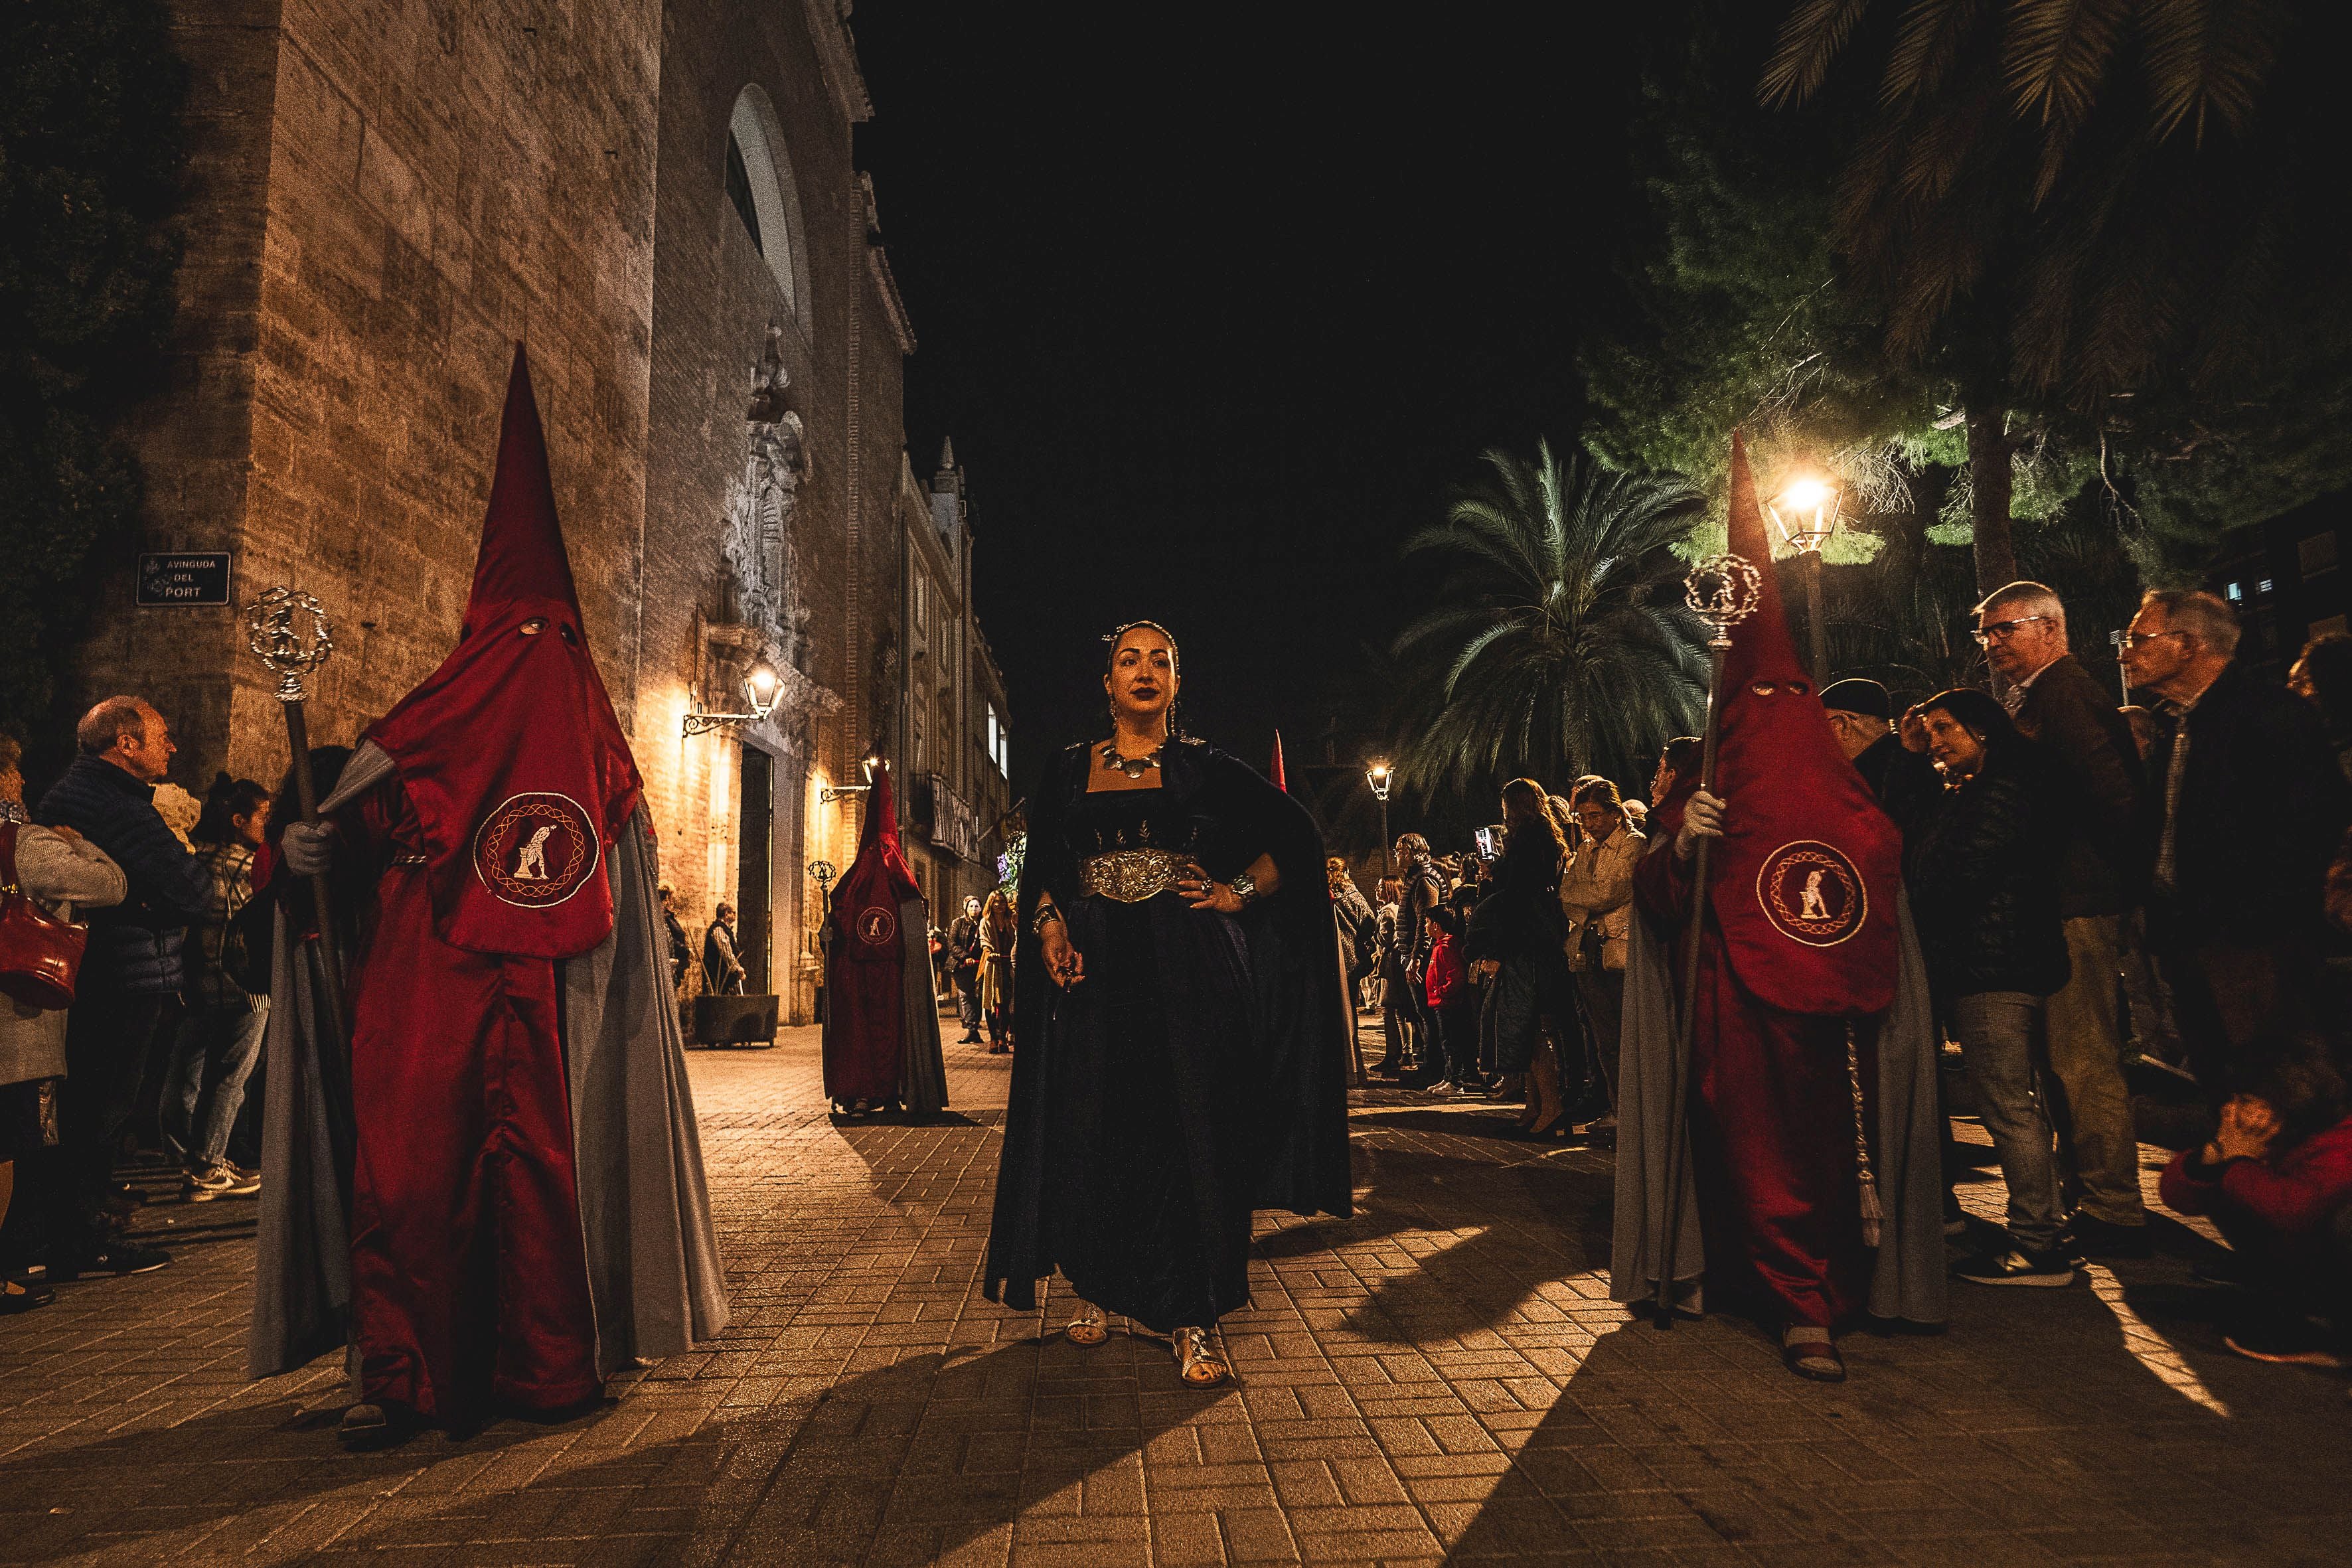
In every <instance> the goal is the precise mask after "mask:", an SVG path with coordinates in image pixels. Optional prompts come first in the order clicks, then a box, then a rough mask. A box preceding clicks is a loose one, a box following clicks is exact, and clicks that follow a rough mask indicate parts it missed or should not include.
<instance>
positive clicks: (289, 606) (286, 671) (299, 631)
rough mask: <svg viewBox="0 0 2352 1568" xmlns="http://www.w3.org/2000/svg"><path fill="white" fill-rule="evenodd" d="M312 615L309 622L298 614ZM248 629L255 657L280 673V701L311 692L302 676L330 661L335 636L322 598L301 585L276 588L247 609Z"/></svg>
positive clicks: (246, 621)
mask: <svg viewBox="0 0 2352 1568" xmlns="http://www.w3.org/2000/svg"><path fill="white" fill-rule="evenodd" d="M298 616H308V617H309V620H308V622H307V623H306V624H298V622H297V619H296V617H298ZM245 625H246V629H247V631H248V632H249V633H250V634H251V636H250V637H249V639H248V646H250V647H252V649H253V652H254V657H256V658H258V659H260V660H261V662H262V663H263V664H265V665H267V666H268V667H269V672H270V673H271V674H272V675H275V676H276V677H278V690H277V693H276V696H277V698H278V701H280V702H299V701H301V700H303V699H304V698H305V697H306V696H308V695H309V693H307V692H306V691H304V690H303V689H302V678H303V677H304V676H305V675H308V674H309V673H310V671H312V670H314V669H316V668H319V667H320V665H322V664H324V663H326V662H327V657H328V655H330V654H331V653H333V652H334V651H335V639H334V636H333V634H332V631H331V628H330V627H329V626H328V624H327V612H326V611H324V610H322V609H320V607H319V601H318V600H316V599H314V598H312V597H311V596H310V595H308V594H305V593H303V592H301V591H300V590H299V589H297V588H272V589H270V590H269V592H268V593H267V594H264V595H261V597H259V598H258V599H256V600H255V601H254V602H253V603H252V604H250V605H247V606H246V609H245Z"/></svg>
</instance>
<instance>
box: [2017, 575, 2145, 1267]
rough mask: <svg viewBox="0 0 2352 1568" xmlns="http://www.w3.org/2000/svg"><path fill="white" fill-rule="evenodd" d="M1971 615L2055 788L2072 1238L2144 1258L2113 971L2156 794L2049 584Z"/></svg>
mask: <svg viewBox="0 0 2352 1568" xmlns="http://www.w3.org/2000/svg"><path fill="white" fill-rule="evenodd" d="M1976 615H1977V629H1976V639H1977V642H1978V644H1979V646H1980V647H1983V649H1984V650H1985V662H1986V663H1987V664H1989V665H1990V666H1991V667H1992V669H1993V673H1994V674H1996V675H1998V676H2000V678H2001V679H2004V680H2006V681H2007V682H2008V683H2009V688H2010V689H2009V697H2008V707H2009V710H2010V713H2011V716H2012V717H2013V718H2014V720H2015V722H2016V726H2017V730H2018V732H2019V733H2021V734H2022V735H2023V736H2025V738H2026V739H2028V740H2031V741H2034V742H2039V743H2040V745H2041V748H2042V755H2043V757H2045V758H2046V759H2047V760H2048V761H2049V762H2050V763H2051V764H2052V765H2053V773H2051V775H2050V778H2051V786H2052V787H2053V788H2054V789H2055V790H2057V791H2058V792H2059V796H2058V800H2057V803H2056V804H2057V807H2058V816H2057V818H2056V826H2057V827H2058V828H2059V830H2060V837H2059V838H2058V840H2057V845H2058V850H2057V852H2058V854H2059V856H2060V857H2061V861H2062V868H2061V872H2060V876H2059V900H2060V912H2061V914H2062V915H2063V917H2064V920H2065V928H2064V929H2065V935H2066V952H2067V957H2068V960H2069V963H2070V969H2071V976H2070V977H2069V978H2068V979H2067V980H2066V983H2065V984H2063V986H2061V987H2060V988H2059V989H2058V991H2057V992H2056V993H2055V994H2053V995H2052V996H2051V998H2050V1000H2049V1003H2048V1005H2047V1009H2046V1014H2045V1017H2044V1026H2045V1029H2046V1033H2047V1037H2048V1040H2049V1053H2050V1076H2051V1079H2053V1082H2052V1083H2051V1084H2050V1086H2049V1087H2050V1088H2051V1089H2053V1090H2054V1091H2055V1092H2053V1093H2052V1094H2051V1095H2050V1096H2049V1100H2050V1110H2051V1120H2052V1121H2053V1122H2055V1123H2056V1125H2057V1129H2058V1138H2059V1148H2060V1151H2061V1161H2062V1166H2061V1172H2062V1177H2063V1179H2064V1181H2065V1183H2066V1186H2067V1189H2068V1195H2069V1196H2070V1197H2074V1198H2076V1199H2078V1200H2079V1207H2078V1209H2077V1212H2076V1214H2075V1216H2074V1245H2075V1246H2076V1247H2080V1248H2082V1249H2083V1250H2084V1251H2085V1252H2087V1253H2091V1254H2093V1255H2100V1254H2105V1255H2111V1256H2120V1257H2127V1258H2144V1257H2146V1256H2147V1253H2148V1250H2149V1244H2148V1238H2147V1209H2146V1207H2145V1206H2144V1205H2142V1203H2141V1201H2140V1189H2139V1142H2138V1135H2137V1131H2135V1130H2134V1127H2133V1123H2132V1108H2131V1089H2130V1088H2129V1086H2128V1085H2127V1084H2126V1082H2125V1079H2124V1023H2123V1017H2122V1015H2121V1010H2120V1007H2119V1006H2118V1002H2117V984H2116V983H2117V977H2118V976H2119V975H2121V973H2123V965H2124V951H2125V944H2126V922H2127V917H2128V916H2129V915H2130V914H2131V912H2132V910H2134V909H2135V908H2136V907H2137V905H2138V903H2139V901H2140V899H2141V897H2142V895H2143V894H2144V893H2145V892H2146V890H2147V875H2148V867H2149V862H2150V861H2151V860H2152V858H2154V853H2155V832H2154V828H2155V815H2154V811H2153V805H2154V802H2153V799H2152V797H2151V796H2150V795H2149V794H2148V791H2147V775H2146V773H2145V771H2144V770H2143V769H2142V767H2141V766H2140V760H2139V752H2138V749H2137V747H2135V746H2134V745H2133V744H2132V738H2131V726H2130V725H2129V724H2128V723H2126V721H2125V720H2124V716H2123V714H2122V713H2121V712H2120V711H2118V710H2117V708H2116V703H2115V701H2114V700H2113V699H2111V698H2110V697H2109V696H2108V695H2107V692H2106V690H2105V688H2103V687H2102V686H2100V684H2099V683H2098V681H2097V680H2096V679H2094V678H2093V677H2092V675H2091V672H2090V671H2089V670H2087V669H2085V668H2083V666H2082V663H2081V661H2080V660H2078V659H2076V658H2074V655H2073V654H2072V653H2070V652H2068V651H2067V638H2066V607H2065V605H2063V604H2061V603H2060V602H2059V598H2058V595H2056V594H2054V593H2053V592H2051V591H2050V589H2049V588H2047V587H2045V586H2043V585H2042V584H2040V583H2031V582H2021V583H2011V584H2009V585H2008V586H2007V587H2005V588H2000V589H1996V590H1995V591H1994V592H1993V593H1992V594H1991V595H1990V596H1989V597H1987V598H1986V599H1985V601H1984V602H1983V603H1982V604H1980V605H1978V606H1977V610H1976Z"/></svg>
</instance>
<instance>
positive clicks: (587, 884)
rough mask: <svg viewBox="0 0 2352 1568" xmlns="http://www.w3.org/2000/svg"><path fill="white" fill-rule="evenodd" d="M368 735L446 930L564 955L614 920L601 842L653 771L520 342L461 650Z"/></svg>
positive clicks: (459, 939) (522, 953)
mask: <svg viewBox="0 0 2352 1568" xmlns="http://www.w3.org/2000/svg"><path fill="white" fill-rule="evenodd" d="M364 738H365V739H367V740H370V741H373V742H375V743H376V744H377V745H379V746H381V747H383V750H384V751H385V752H388V753H390V755H391V757H392V760H393V762H394V764H395V765H396V766H397V767H398V769H399V772H400V777H401V782H402V784H404V786H405V787H406V789H407V791H408V797H409V800H410V803H411V804H412V805H414V806H415V809H416V815H417V818H418V820H419V822H420V823H421V824H422V825H423V827H424V832H425V853H426V857H427V859H428V860H429V862H430V869H429V871H428V873H427V874H428V876H429V878H430V879H431V884H432V889H433V911H434V920H435V924H436V928H437V929H438V930H439V931H440V934H441V937H442V939H443V940H444V941H446V942H450V943H451V944H452V945H454V946H457V947H462V948H466V949H467V950H469V951H472V952H497V953H508V954H512V955H515V956H517V957H533V958H566V957H570V956H572V955H573V954H575V953H581V952H587V951H588V950H589V949H590V948H593V947H594V946H595V945H596V944H597V943H598V942H602V941H604V938H605V937H606V936H607V935H608V934H610V933H611V931H612V929H613V894H612V885H611V883H610V881H609V880H607V879H606V875H605V872H604V850H605V849H606V848H607V847H609V846H610V845H611V844H612V843H613V842H614V840H615V839H616V838H617V837H619V836H620V834H621V833H622V832H623V831H624V829H625V827H626V826H627V824H628V821H629V818H630V816H631V815H632V814H634V813H635V810H636V808H637V805H638V802H639V800H640V798H641V796H642V794H643V784H641V782H640V780H639V779H638V776H637V765H636V761H635V757H634V756H632V754H631V753H630V751H629V742H628V740H627V738H626V737H625V735H623V734H622V732H621V723H620V720H619V718H618V717H617V716H616V715H615V714H614V711H613V702H612V699H611V698H610V697H608V696H607V695H606V694H605V691H604V679H603V678H602V677H601V676H599V675H598V674H597V672H596V661H595V659H594V658H593V657H591V656H590V654H589V651H588V634H587V629H586V627H585V626H584V625H583V622H582V620H581V616H580V595H579V594H578V592H577V590H576V589H575V588H574V587H573V585H572V562H571V558H570V556H569V555H568V554H567V553H566V552H565V551H564V548H563V531H562V527H561V525H560V524H559V523H558V522H557V521H556V515H555V492H554V488H553V486H552V485H551V482H550V480H549V476H548V464H547V437H546V436H545V434H544V432H543V431H542V430H541V426H540V420H539V405H538V402H537V400H536V399H535V398H534V397H533V396H532V395H531V387H530V367H529V365H528V364H527V363H525V360H524V357H523V351H522V347H521V345H520V344H517V345H516V347H515V357H514V368H513V370H512V371H511V372H510V373H509V376H508V380H507V401H506V413H505V416H504V420H503V422H502V426H501V428H500V430H499V459H498V469H497V472H496V474H495V476H494V477H493V478H492V479H491V481H490V504H489V510H488V513H487V514H486V515H485V517H484V518H483V520H482V542H481V550H480V553H479V554H478V556H477V557H476V558H475V562H474V587H473V592H472V594H471V595H469V596H468V597H467V602H466V618H465V622H464V624H463V626H461V627H460V628H459V631H458V637H457V647H456V648H454V649H452V650H451V652H450V654H449V657H448V658H446V659H444V660H442V662H441V668H438V669H436V670H435V671H434V672H433V674H432V675H431V676H430V677H428V678H427V679H425V682H424V684H422V685H421V686H419V687H417V688H416V689H415V690H414V691H411V692H410V693H409V694H408V695H407V696H406V697H404V698H403V699H401V700H400V702H399V703H398V705H397V706H395V707H394V709H393V710H392V711H391V712H389V713H387V714H385V715H384V716H383V718H382V719H380V720H378V721H376V722H375V724H374V725H373V726H372V727H371V728H370V729H369V730H368V731H367V734H366V736H365V737H364Z"/></svg>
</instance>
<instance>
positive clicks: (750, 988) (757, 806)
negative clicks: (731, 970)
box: [735, 745, 776, 996]
mask: <svg viewBox="0 0 2352 1568" xmlns="http://www.w3.org/2000/svg"><path fill="white" fill-rule="evenodd" d="M735 755H736V759H737V761H736V768H737V773H736V779H735V784H736V789H735V803H736V804H735V809H736V813H737V819H736V824H735V921H736V946H737V949H738V956H739V957H740V958H741V960H742V961H743V989H744V990H745V991H746V992H748V993H750V994H752V995H754V996H765V995H769V994H772V992H773V989H774V988H773V986H772V985H771V984H770V983H769V977H770V973H771V968H770V965H771V963H772V953H771V950H772V948H773V946H774V945H775V944H774V942H772V940H771V938H772V933H773V931H774V929H775V921H774V916H773V911H772V908H771V904H772V900H773V898H774V896H775V892H774V889H773V887H772V875H773V871H772V862H773V860H774V858H775V822H776V760H775V759H774V758H773V757H771V756H770V755H768V753H767V752H763V751H761V750H760V748H759V747H757V746H752V745H739V746H738V747H736V749H735Z"/></svg>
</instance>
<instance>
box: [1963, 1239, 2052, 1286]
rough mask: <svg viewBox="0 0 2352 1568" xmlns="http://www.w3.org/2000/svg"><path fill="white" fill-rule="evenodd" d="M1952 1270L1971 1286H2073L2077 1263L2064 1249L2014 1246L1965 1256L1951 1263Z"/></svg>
mask: <svg viewBox="0 0 2352 1568" xmlns="http://www.w3.org/2000/svg"><path fill="white" fill-rule="evenodd" d="M1952 1273H1953V1275H1954V1276H1955V1277H1957V1278H1958V1279H1965V1280H1967V1281H1969V1283H1970V1284H1971V1285H2048V1286H2058V1285H2072V1284H2073V1283H2074V1259H2072V1258H2068V1257H2067V1256H2066V1255H2065V1253H2063V1252H2028V1251H2026V1250H2025V1249H2024V1248H2023V1247H2009V1248H2007V1249H2005V1250H2003V1251H2000V1252H1986V1253H1980V1254H1979V1255H1978V1256H1977V1257H1974V1258H1963V1259H1961V1260H1960V1261H1959V1262H1958V1263H1955V1264H1953V1265H1952Z"/></svg>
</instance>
